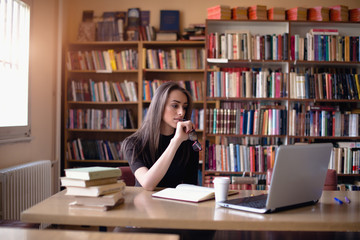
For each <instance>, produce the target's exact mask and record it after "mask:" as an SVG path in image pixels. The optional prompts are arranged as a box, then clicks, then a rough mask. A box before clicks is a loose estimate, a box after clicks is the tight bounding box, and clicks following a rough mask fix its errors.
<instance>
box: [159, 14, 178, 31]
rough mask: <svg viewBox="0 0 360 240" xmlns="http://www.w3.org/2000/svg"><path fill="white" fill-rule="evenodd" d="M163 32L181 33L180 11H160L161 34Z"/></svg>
mask: <svg viewBox="0 0 360 240" xmlns="http://www.w3.org/2000/svg"><path fill="white" fill-rule="evenodd" d="M161 31H163V32H175V33H179V31H180V11H179V10H160V32H161ZM157 34H158V33H157ZM157 34H156V35H157Z"/></svg>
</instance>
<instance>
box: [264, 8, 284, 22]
mask: <svg viewBox="0 0 360 240" xmlns="http://www.w3.org/2000/svg"><path fill="white" fill-rule="evenodd" d="M267 17H268V19H269V20H285V8H280V7H273V8H270V9H268V10H267Z"/></svg>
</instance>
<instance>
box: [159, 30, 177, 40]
mask: <svg viewBox="0 0 360 240" xmlns="http://www.w3.org/2000/svg"><path fill="white" fill-rule="evenodd" d="M177 39H178V33H176V32H161V31H160V32H157V33H156V41H176V40H177Z"/></svg>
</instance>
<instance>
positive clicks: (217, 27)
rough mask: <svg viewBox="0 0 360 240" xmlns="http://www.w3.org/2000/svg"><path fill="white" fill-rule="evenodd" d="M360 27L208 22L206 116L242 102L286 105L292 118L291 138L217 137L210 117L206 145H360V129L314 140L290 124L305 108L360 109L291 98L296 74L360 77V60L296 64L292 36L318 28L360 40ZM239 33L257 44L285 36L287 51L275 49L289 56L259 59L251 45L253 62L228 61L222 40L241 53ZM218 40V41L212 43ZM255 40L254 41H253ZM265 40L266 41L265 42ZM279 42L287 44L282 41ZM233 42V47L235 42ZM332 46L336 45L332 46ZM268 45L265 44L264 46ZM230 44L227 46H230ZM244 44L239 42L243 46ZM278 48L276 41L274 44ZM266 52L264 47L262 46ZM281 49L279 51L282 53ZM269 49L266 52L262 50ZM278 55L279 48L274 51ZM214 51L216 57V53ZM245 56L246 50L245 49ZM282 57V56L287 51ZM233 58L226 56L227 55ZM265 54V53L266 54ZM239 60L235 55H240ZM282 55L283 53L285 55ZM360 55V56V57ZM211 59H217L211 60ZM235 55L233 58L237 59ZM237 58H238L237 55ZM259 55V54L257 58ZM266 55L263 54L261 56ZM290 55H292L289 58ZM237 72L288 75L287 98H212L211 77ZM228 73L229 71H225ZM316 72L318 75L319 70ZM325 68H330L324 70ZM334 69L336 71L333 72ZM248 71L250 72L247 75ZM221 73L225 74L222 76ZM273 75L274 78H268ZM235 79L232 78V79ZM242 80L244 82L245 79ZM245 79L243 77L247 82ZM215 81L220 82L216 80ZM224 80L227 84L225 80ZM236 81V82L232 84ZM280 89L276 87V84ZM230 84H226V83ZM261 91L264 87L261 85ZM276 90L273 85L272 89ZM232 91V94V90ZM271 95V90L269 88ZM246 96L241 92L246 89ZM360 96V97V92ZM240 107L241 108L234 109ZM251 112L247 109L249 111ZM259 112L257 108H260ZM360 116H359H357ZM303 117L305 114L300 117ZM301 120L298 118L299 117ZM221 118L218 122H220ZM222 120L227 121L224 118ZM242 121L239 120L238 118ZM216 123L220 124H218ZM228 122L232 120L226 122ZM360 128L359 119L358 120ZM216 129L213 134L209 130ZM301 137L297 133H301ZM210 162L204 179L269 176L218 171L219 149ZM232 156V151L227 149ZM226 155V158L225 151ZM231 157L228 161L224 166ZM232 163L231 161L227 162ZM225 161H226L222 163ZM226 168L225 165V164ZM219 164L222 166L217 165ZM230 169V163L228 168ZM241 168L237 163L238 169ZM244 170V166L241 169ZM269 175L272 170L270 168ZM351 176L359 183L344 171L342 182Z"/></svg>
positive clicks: (351, 102) (347, 103)
mask: <svg viewBox="0 0 360 240" xmlns="http://www.w3.org/2000/svg"><path fill="white" fill-rule="evenodd" d="M359 26H360V25H359V23H349V22H340V23H339V22H336V23H334V22H315V21H248V20H207V21H206V36H207V41H206V50H207V58H208V59H207V66H206V71H205V85H206V90H207V97H206V99H205V102H204V109H205V112H207V111H210V109H221V108H223V106H224V105H225V103H241V104H244V106H247V107H249V106H251V104H253V105H255V106H256V105H259V106H261V105H282V106H285V108H286V110H287V116H286V134H285V135H276V134H270V135H268V134H265V135H264V134H253V133H251V134H217V133H214V132H211V127H209V126H210V125H208V124H209V121H210V120H211V119H212V115H211V117H205V119H206V120H205V129H204V141H208V142H209V143H210V144H214V145H226V146H229V145H228V144H229V143H234V144H237V143H239V144H240V145H249V146H252V145H261V143H262V142H264V141H266V142H269V140H270V142H272V144H273V145H279V144H294V143H298V142H303V143H315V142H332V143H334V144H335V143H337V142H354V143H356V142H359V140H360V136H359V130H358V131H357V133H356V135H355V136H347V135H346V134H345V135H340V136H314V135H308V134H307V135H306V134H298V133H296V134H290V132H289V131H290V129H289V127H290V126H291V127H295V128H296V127H298V128H299V127H301V126H300V125H299V124H300V122H296V124H295V125H294V124H291V123H290V118H291V117H290V112H291V110H292V109H293V108H294V107H295V106H296V105H304V106H306V107H307V106H338V108H339V110H340V111H345V110H348V111H351V110H354V109H359V108H360V101H359V99H360V98H359V95H358V96H357V97H356V98H355V99H334V98H333V99H326V98H322V99H321V98H318V97H313V98H301V99H300V98H296V97H294V96H292V95H291V93H292V92H290V90H291V87H294V86H292V85H291V84H293V83H292V82H291V81H290V73H291V72H294V71H295V72H298V73H300V74H301V73H304V72H305V71H310V70H312V71H315V72H316V71H317V72H318V73H326V71H330V72H331V73H337V72H339V73H343V72H344V73H347V72H352V73H354V74H359V73H360V62H359V57H357V59H356V60H355V61H354V60H352V61H345V60H341V61H339V60H336V61H329V60H328V61H325V60H324V61H318V60H316V61H307V60H306V59H305V60H303V59H302V60H299V59H293V58H292V56H293V55H292V52H291V51H292V50H293V48H292V47H293V45H292V36H294V35H298V36H300V37H302V38H304V37H305V36H306V33H308V32H309V31H310V29H312V28H317V29H338V31H339V35H341V36H359V35H360V30H359ZM236 33H249V34H250V35H251V36H250V39H255V40H256V36H257V35H259V36H260V37H261V36H266V35H270V36H279V35H280V36H285V33H286V34H287V37H288V39H287V42H286V44H287V48H284V42H283V44H282V45H278V42H276V44H275V45H274V46H276V49H277V50H279V48H280V46H281V47H283V48H282V51H287V54H285V55H282V57H280V58H279V57H278V56H279V54H280V53H277V52H275V53H274V52H272V53H270V55H271V56H272V57H271V59H264V58H262V59H257V58H256V57H254V53H257V51H259V49H257V50H255V49H253V46H254V45H251V49H248V50H247V51H251V53H252V54H251V57H250V58H249V59H229V58H228V56H225V57H223V55H222V54H224V52H225V51H223V50H224V49H221V47H222V45H221V40H222V37H221V35H224V37H223V39H225V41H226V44H228V45H227V46H226V47H228V46H229V44H231V45H232V47H234V48H235V49H236V51H239V48H236V46H237V45H236V44H234V39H238V38H240V39H241V40H242V41H243V38H241V37H239V36H235V35H236ZM231 34H233V37H229V38H230V39H232V40H228V39H229V38H228V36H229V35H231ZM212 37H213V38H212ZM214 39H217V40H218V42H219V45H216V44H217V43H216V40H214ZM247 39H249V38H247ZM260 39H261V38H260ZM278 39H282V38H281V37H280V38H278ZM255 40H250V41H251V44H254V41H255ZM231 41H232V42H231ZM329 42H330V41H329ZM264 43H265V42H264ZM226 44H225V45H226ZM237 44H239V43H237ZM271 44H272V42H271ZM213 46H219V47H218V49H216V48H215V49H214V48H213ZM262 47H263V46H262ZM278 47H279V48H278ZM262 49H264V47H263V48H262ZM232 50H233V49H230V51H232ZM271 50H273V48H272V49H271ZM210 51H211V52H210ZM226 51H229V49H228V48H226ZM241 51H244V49H242V50H241ZM281 53H282V52H281ZM227 54H228V53H227V52H226V53H225V55H227ZM261 54H265V53H264V52H262V53H261ZM274 54H278V55H277V57H275V58H274ZM234 55H235V54H234ZM280 55H281V54H280ZM358 55H359V54H358ZM209 56H211V58H210V59H209ZM231 56H233V55H231ZM235 56H236V55H235ZM257 56H258V55H257ZM260 56H261V55H260ZM284 56H286V57H285V58H284ZM235 68H247V69H248V70H247V71H252V72H255V71H262V70H263V69H266V70H267V71H269V72H270V73H271V72H272V71H278V72H281V73H284V74H285V75H286V74H287V78H286V90H287V91H286V94H285V95H283V96H282V97H277V98H275V97H270V95H267V96H265V97H264V96H260V97H259V96H250V97H249V96H247V97H245V96H241V95H240V96H238V97H225V96H217V97H214V96H209V91H210V90H211V88H209V86H210V85H211V84H214V83H213V82H212V81H213V80H212V79H209V78H208V76H213V75H211V74H216V73H217V72H219V71H220V70H222V71H223V72H226V71H229V72H231V71H235V70H226V69H235ZM224 69H225V70H224ZM314 69H315V70H314ZM321 69H327V70H322V71H323V72H321ZM329 69H330V70H329ZM241 71H246V70H241ZM220 74H221V73H220ZM267 76H269V75H267ZM229 78H230V77H229ZM239 79H240V77H239ZM241 79H242V78H241ZM214 81H215V80H214ZM221 81H226V80H223V79H221ZM229 81H230V80H229ZM267 81H268V83H269V82H271V80H269V77H267ZM271 83H272V84H274V82H271ZM225 85H226V83H225ZM256 86H258V85H256ZM270 86H271V85H270ZM226 90H228V89H226ZM267 90H268V89H267ZM240 91H241V90H240ZM358 94H360V93H358ZM234 106H235V105H234ZM244 109H246V107H245V108H244ZM253 109H256V107H254V108H253ZM357 114H358V113H357ZM299 116H300V115H299ZM299 116H298V115H296V117H299ZM215 118H216V117H215ZM220 119H221V117H220ZM237 120H238V119H237ZM214 121H215V120H214ZM223 121H224V122H226V120H223ZM210 124H212V122H210ZM357 125H359V120H357ZM209 128H210V131H209ZM295 132H296V131H295ZM206 151H207V152H206V156H207V157H206V158H205V162H204V164H203V169H202V173H203V179H206V177H207V176H212V175H231V176H232V175H242V174H249V173H250V174H255V175H256V174H258V175H261V174H263V173H264V171H259V170H256V171H255V172H252V171H249V169H240V170H236V171H234V170H230V169H221V168H216V169H214V166H213V165H214V164H215V162H214V160H213V158H211V157H210V158H209V155H210V154H211V153H212V151H213V149H212V150H210V153H209V149H207V150H206ZM225 151H226V150H225ZM223 154H226V153H224V152H223ZM224 159H225V158H223V159H222V160H223V161H224ZM209 161H212V162H213V163H214V164H211V163H210V162H209ZM225 161H228V160H225ZM220 162H221V161H220ZM223 164H224V163H223ZM215 165H216V164H215ZM225 165H226V164H225ZM235 165H236V164H235ZM237 167H238V166H237ZM264 170H265V172H266V169H264ZM344 176H345V177H347V176H350V177H352V179H354V178H355V179H357V180H359V178H358V172H357V173H342V172H341V171H340V172H339V180H341V179H342V178H344Z"/></svg>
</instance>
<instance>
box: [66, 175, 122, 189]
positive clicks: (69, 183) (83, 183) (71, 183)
mask: <svg viewBox="0 0 360 240" xmlns="http://www.w3.org/2000/svg"><path fill="white" fill-rule="evenodd" d="M117 179H118V178H117V177H110V178H99V179H93V180H82V179H73V178H68V177H61V178H60V180H61V186H63V187H91V186H98V185H105V184H111V183H116V182H117Z"/></svg>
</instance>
